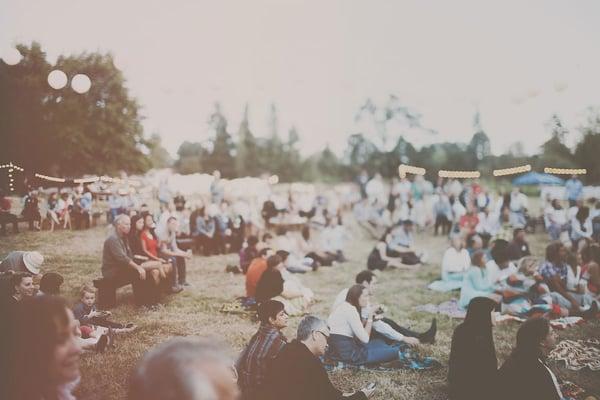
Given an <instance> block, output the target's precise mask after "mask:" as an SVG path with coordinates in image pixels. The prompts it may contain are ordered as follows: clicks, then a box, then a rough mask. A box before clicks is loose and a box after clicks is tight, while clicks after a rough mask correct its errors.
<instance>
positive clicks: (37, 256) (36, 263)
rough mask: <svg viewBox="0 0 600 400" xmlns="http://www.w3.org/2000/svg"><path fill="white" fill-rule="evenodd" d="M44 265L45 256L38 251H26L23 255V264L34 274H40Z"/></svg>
mask: <svg viewBox="0 0 600 400" xmlns="http://www.w3.org/2000/svg"><path fill="white" fill-rule="evenodd" d="M43 263H44V256H43V255H42V254H41V253H39V252H37V251H26V252H25V254H23V264H25V267H26V268H27V270H28V271H29V272H31V273H32V274H35V275H37V274H39V273H40V267H41V266H42V264H43Z"/></svg>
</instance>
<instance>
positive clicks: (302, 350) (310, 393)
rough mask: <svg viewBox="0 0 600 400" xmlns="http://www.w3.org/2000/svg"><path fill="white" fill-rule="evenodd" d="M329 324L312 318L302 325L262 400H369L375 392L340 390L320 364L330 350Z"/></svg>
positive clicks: (269, 374) (276, 363)
mask: <svg viewBox="0 0 600 400" xmlns="http://www.w3.org/2000/svg"><path fill="white" fill-rule="evenodd" d="M329 336H330V335H329V328H328V327H327V323H326V322H325V321H323V320H321V319H319V318H317V317H314V316H312V315H308V316H306V317H304V318H303V319H302V321H300V324H299V325H298V332H297V335H296V339H294V340H293V341H292V342H290V343H288V344H286V345H285V346H284V347H283V349H282V350H281V351H280V352H279V354H278V356H277V357H276V358H275V360H274V361H273V363H272V364H271V367H270V368H269V370H268V372H267V379H266V380H265V384H264V385H263V391H262V395H261V396H260V398H261V399H265V400H278V399H287V400H308V399H311V400H342V399H350V400H366V399H367V398H368V397H370V396H371V395H372V394H373V391H374V388H371V387H366V388H363V389H361V390H359V391H357V392H355V393H353V394H343V393H342V392H341V391H339V390H338V389H336V388H335V387H334V386H333V384H332V383H331V381H330V380H329V376H328V375H327V371H325V368H324V367H323V364H322V363H321V361H320V360H319V357H321V356H323V355H324V354H325V350H326V349H327V339H328V338H329Z"/></svg>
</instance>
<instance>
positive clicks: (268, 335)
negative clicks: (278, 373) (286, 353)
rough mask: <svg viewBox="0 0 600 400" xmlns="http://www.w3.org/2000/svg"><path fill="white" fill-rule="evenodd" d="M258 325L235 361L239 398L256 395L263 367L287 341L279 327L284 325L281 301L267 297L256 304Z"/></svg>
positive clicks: (263, 375)
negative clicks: (266, 299)
mask: <svg viewBox="0 0 600 400" xmlns="http://www.w3.org/2000/svg"><path fill="white" fill-rule="evenodd" d="M258 319H259V320H260V327H259V328H258V332H256V334H255V335H254V336H252V339H250V343H248V345H247V346H246V349H244V351H243V352H242V355H241V356H240V358H239V359H238V361H237V365H236V368H237V371H238V375H239V378H238V385H239V387H240V390H241V391H242V400H251V399H257V398H258V397H257V392H258V389H259V388H260V386H261V385H262V383H263V381H264V378H265V373H266V371H267V367H268V366H269V365H270V364H271V363H272V362H273V360H274V359H275V357H276V356H277V354H279V351H280V350H281V349H282V348H283V346H284V345H285V344H286V343H287V339H286V338H285V336H284V335H283V333H281V330H282V329H284V328H285V327H286V326H287V323H288V315H287V314H286V312H285V310H284V306H283V303H281V302H280V301H277V300H268V301H265V302H264V303H262V304H261V305H260V306H259V307H258Z"/></svg>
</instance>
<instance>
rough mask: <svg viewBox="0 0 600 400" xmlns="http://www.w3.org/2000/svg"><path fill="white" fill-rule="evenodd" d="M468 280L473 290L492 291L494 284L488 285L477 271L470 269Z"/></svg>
mask: <svg viewBox="0 0 600 400" xmlns="http://www.w3.org/2000/svg"><path fill="white" fill-rule="evenodd" d="M469 280H470V281H471V284H472V285H473V288H474V289H475V290H480V291H489V292H493V291H494V284H492V283H490V281H489V280H488V279H486V278H485V277H484V276H483V274H481V273H479V271H477V270H475V269H472V270H471V271H469Z"/></svg>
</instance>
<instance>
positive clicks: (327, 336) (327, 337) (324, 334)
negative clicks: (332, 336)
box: [315, 331, 329, 340]
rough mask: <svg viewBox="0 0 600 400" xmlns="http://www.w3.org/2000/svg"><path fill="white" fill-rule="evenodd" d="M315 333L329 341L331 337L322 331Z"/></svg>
mask: <svg viewBox="0 0 600 400" xmlns="http://www.w3.org/2000/svg"><path fill="white" fill-rule="evenodd" d="M315 332H318V333H320V334H321V335H323V337H325V340H328V339H329V335H328V334H326V333H325V332H322V331H315Z"/></svg>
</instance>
